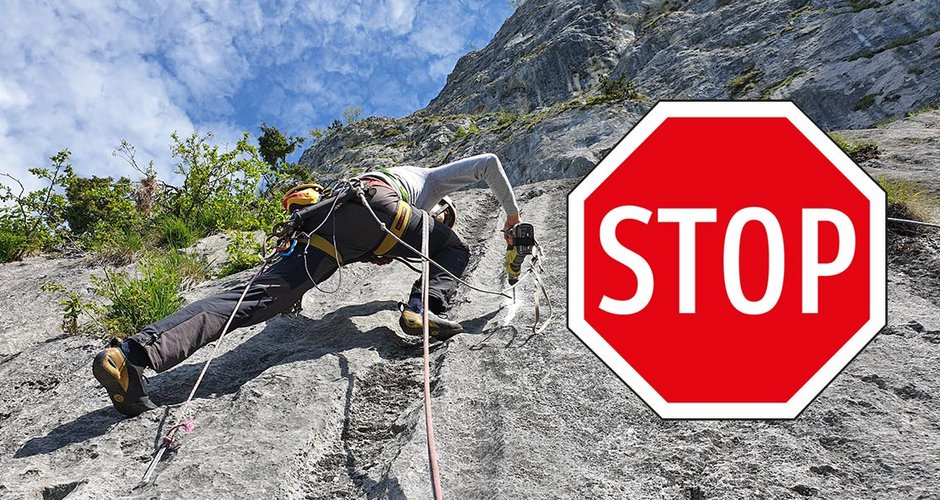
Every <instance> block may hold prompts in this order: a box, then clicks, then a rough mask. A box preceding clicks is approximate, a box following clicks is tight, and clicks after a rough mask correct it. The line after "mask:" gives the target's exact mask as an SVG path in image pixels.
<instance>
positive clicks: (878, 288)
mask: <svg viewBox="0 0 940 500" xmlns="http://www.w3.org/2000/svg"><path fill="white" fill-rule="evenodd" d="M670 117H782V118H787V119H789V120H790V122H791V123H793V125H794V126H795V127H796V128H797V129H799V130H800V132H802V133H803V135H805V136H806V138H807V139H809V140H810V142H812V143H813V145H814V146H816V148H818V149H819V151H820V152H822V153H823V155H825V156H826V158H828V159H829V161H831V162H832V164H833V165H835V166H836V168H838V169H839V171H840V172H841V173H842V175H844V176H845V177H846V179H848V180H849V182H851V183H852V184H853V185H854V186H855V187H856V188H858V190H859V191H860V192H861V193H862V194H863V195H864V196H865V197H866V198H868V199H869V200H870V201H871V204H870V206H871V214H870V217H871V226H870V232H869V234H870V242H869V244H870V259H871V270H870V273H869V274H870V276H871V284H870V288H871V296H870V302H869V303H870V305H871V314H870V319H869V321H868V322H867V323H865V324H864V325H863V326H862V328H861V329H860V330H859V331H858V333H856V334H855V335H854V336H853V337H852V338H851V339H850V340H849V341H848V342H847V343H846V344H845V345H844V346H842V348H841V349H839V350H838V351H837V352H836V354H835V355H834V356H833V357H832V358H831V359H830V360H829V361H828V362H827V363H826V364H825V365H823V367H822V368H821V369H820V370H819V371H818V372H816V374H815V375H813V377H812V378H810V379H809V381H807V382H806V384H805V385H804V386H803V387H802V388H800V390H799V391H797V392H796V394H794V395H793V397H792V398H790V400H789V401H787V402H785V403H669V402H667V401H666V400H665V399H663V398H662V396H660V395H659V393H657V392H656V391H655V390H654V389H653V387H652V386H650V385H649V384H648V383H647V382H646V381H645V380H643V377H641V376H640V375H639V374H638V373H637V372H636V370H634V369H633V367H631V366H630V365H629V364H628V363H627V362H626V361H624V359H623V358H622V357H621V356H620V355H619V354H617V352H616V351H615V350H614V349H613V348H612V347H611V346H610V345H609V344H608V343H607V342H606V341H605V340H604V339H603V337H601V336H600V334H598V333H597V331H595V330H594V328H593V327H592V326H591V325H590V324H588V322H587V321H586V320H585V318H584V267H583V263H584V225H583V221H584V202H585V200H586V199H587V197H588V196H589V195H590V194H591V193H592V192H594V190H595V189H597V188H598V186H600V185H601V183H603V182H604V181H605V180H606V179H607V178H608V177H609V176H610V175H611V174H612V173H613V172H614V170H615V169H616V168H617V167H618V166H620V165H621V164H622V163H623V161H624V160H625V159H626V158H627V157H628V156H630V154H632V153H633V151H635V150H636V148H637V147H639V145H640V144H642V143H643V141H645V140H646V138H647V137H649V136H650V134H652V133H653V131H654V130H656V129H657V128H658V127H659V125H660V124H662V122H663V121H664V120H665V119H666V118H670ZM568 241H569V248H568V328H569V329H571V331H572V332H574V333H575V335H577V336H578V337H579V338H580V339H581V341H583V342H584V343H585V344H586V345H587V346H588V347H589V348H590V349H591V350H592V351H594V353H595V354H596V355H597V356H598V357H599V358H600V359H601V361H603V362H604V363H605V364H607V366H608V367H609V368H610V369H611V370H613V372H614V373H615V374H616V375H617V376H618V377H620V378H621V379H622V380H623V381H624V382H626V384H627V385H628V386H630V388H631V389H633V391H634V392H636V394H637V395H638V396H639V397H640V398H641V399H642V400H643V401H645V402H646V403H647V404H648V405H649V406H650V407H651V408H652V409H653V411H655V412H656V413H657V414H659V416H660V417H662V418H670V419H759V418H765V419H790V418H796V416H797V415H799V414H800V412H802V411H803V409H804V408H806V406H807V405H809V403H810V402H811V401H812V400H813V399H814V398H815V397H816V396H817V395H818V394H819V393H820V392H822V390H823V389H825V388H826V386H827V385H829V383H830V382H831V381H832V380H833V379H834V378H835V377H836V376H837V375H838V374H839V372H841V371H842V370H843V369H844V368H845V367H846V365H848V364H849V362H850V361H852V359H854V358H855V356H856V355H858V353H859V352H861V350H862V348H864V347H865V346H866V345H867V344H868V343H869V342H870V341H871V340H872V339H873V338H874V337H875V335H876V334H877V333H878V331H880V330H881V328H882V327H884V325H885V321H886V314H887V310H886V309H887V302H886V286H887V283H886V269H885V193H884V191H883V190H882V189H881V188H880V187H879V186H878V185H877V184H876V183H875V181H873V180H872V179H871V178H870V177H869V176H868V175H867V174H865V172H864V171H862V170H861V168H859V167H858V166H856V165H855V163H853V162H852V160H851V159H850V158H849V157H848V156H847V155H846V154H845V153H844V152H843V151H842V150H841V149H840V148H839V147H838V146H837V145H836V144H835V143H834V142H833V141H832V140H831V139H830V138H829V137H828V136H827V135H826V134H825V133H824V132H823V131H822V130H820V129H819V127H817V126H816V124H814V123H813V122H812V120H810V119H809V118H808V117H807V116H806V115H805V114H803V112H802V111H801V110H800V109H799V108H797V107H796V105H794V104H793V103H792V102H785V101H767V102H757V101H663V102H660V103H658V104H657V105H656V106H654V107H653V109H652V110H650V112H649V113H647V115H646V116H644V117H643V119H642V120H640V122H639V123H637V124H636V126H635V127H634V128H633V129H632V130H631V131H630V132H629V133H628V134H627V135H626V136H625V137H624V138H623V139H622V140H621V141H620V142H619V143H618V144H617V145H616V146H615V147H614V148H613V149H612V150H611V152H610V153H608V155H607V156H606V157H604V159H603V160H602V161H601V162H600V163H599V164H598V165H597V167H595V168H594V170H593V171H591V173H589V174H588V175H587V176H586V177H585V178H584V179H583V180H582V181H581V183H580V184H578V186H577V187H575V189H574V190H573V191H571V193H570V194H569V195H568Z"/></svg>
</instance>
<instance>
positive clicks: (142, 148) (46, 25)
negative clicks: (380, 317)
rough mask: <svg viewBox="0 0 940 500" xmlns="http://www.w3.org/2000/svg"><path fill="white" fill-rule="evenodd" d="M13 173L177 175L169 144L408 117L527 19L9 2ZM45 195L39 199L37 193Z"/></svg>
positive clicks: (425, 1)
mask: <svg viewBox="0 0 940 500" xmlns="http://www.w3.org/2000/svg"><path fill="white" fill-rule="evenodd" d="M0 11H3V12H4V26H3V29H2V30H0V172H6V173H11V174H13V175H16V176H18V177H21V178H23V177H25V176H26V173H25V172H26V168H28V167H33V166H43V165H47V164H48V157H49V156H51V155H52V154H54V153H55V152H56V151H58V150H60V149H63V148H69V149H70V150H71V151H72V153H73V155H72V163H73V165H74V166H75V167H76V169H77V170H78V172H79V173H80V174H83V175H92V174H96V175H122V174H123V175H132V171H131V170H130V169H129V168H127V167H126V165H125V164H124V163H123V162H122V161H121V160H119V159H117V158H114V157H113V156H112V154H111V153H112V151H113V150H114V149H115V147H116V146H117V145H118V144H119V143H120V141H121V140H122V139H127V140H128V141H130V142H131V143H132V144H133V145H135V147H136V148H137V154H138V160H142V161H143V162H146V161H147V160H151V159H153V160H155V163H156V165H157V167H158V170H159V171H161V173H163V174H164V175H166V174H168V173H169V172H170V171H171V170H172V159H171V158H170V155H169V143H170V138H169V135H170V133H171V132H173V131H179V132H180V133H181V134H186V133H189V132H192V131H193V130H199V131H212V132H213V133H215V134H216V136H217V137H218V138H219V139H220V140H222V141H230V142H231V141H234V139H236V138H237V137H239V136H240V133H241V131H243V130H248V131H250V132H252V134H253V135H255V134H257V132H258V130H257V126H258V125H259V124H260V123H261V122H262V121H265V122H267V123H269V124H272V125H275V126H278V127H280V128H281V129H282V130H284V131H287V132H290V133H293V134H298V135H306V134H307V132H308V131H309V130H310V129H312V128H317V127H325V126H326V125H328V124H329V123H330V122H332V120H333V119H335V118H341V117H342V112H343V109H344V108H345V107H346V106H359V107H361V108H362V116H363V117H365V116H370V115H383V116H404V115H407V114H409V113H411V112H413V111H415V110H417V109H419V108H421V107H424V106H425V105H427V103H428V102H429V101H430V100H431V99H432V98H433V97H434V96H435V95H437V93H438V92H439V91H440V89H441V88H442V87H443V85H444V82H445V80H446V77H447V75H448V74H449V73H450V71H451V70H453V67H454V64H455V63H456V61H457V59H458V58H459V57H460V56H461V55H463V54H465V53H467V52H468V51H470V50H472V49H474V48H482V47H484V46H485V45H486V44H487V43H488V42H489V40H490V39H491V38H492V36H493V35H494V34H495V33H496V31H497V30H498V29H499V26H500V25H501V24H502V23H503V21H504V20H505V19H506V18H507V17H508V16H509V15H510V14H512V11H513V8H512V7H511V6H510V5H509V4H508V2H507V1H506V0H485V1H476V2H475V1H467V0H457V1H443V0H376V1H357V2H334V1H325V0H308V1H293V0H284V1H279V2H272V1H252V0H245V1H226V0H201V1H191V2H167V1H141V2H126V1H117V0H104V1H97V2H82V1H72V2H67V1H61V2H52V3H44V2H33V1H27V0H23V1H13V0H0ZM30 187H37V186H35V185H32V184H31V186H30Z"/></svg>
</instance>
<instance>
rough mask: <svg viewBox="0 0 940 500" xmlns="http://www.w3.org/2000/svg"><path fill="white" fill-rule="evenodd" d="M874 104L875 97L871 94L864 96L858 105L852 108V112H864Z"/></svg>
mask: <svg viewBox="0 0 940 500" xmlns="http://www.w3.org/2000/svg"><path fill="white" fill-rule="evenodd" d="M873 104H875V96H874V95H872V94H868V95H864V96H862V98H861V99H859V100H858V103H856V104H855V106H853V107H852V111H865V110H866V109H868V108H870V107H872V105H873Z"/></svg>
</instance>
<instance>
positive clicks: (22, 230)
mask: <svg viewBox="0 0 940 500" xmlns="http://www.w3.org/2000/svg"><path fill="white" fill-rule="evenodd" d="M70 155H71V153H69V151H68V150H62V151H60V152H58V153H56V154H55V155H53V156H52V157H50V160H52V169H48V168H31V169H29V173H30V174H32V175H33V177H35V178H37V179H38V180H40V181H46V182H48V183H49V184H48V186H46V187H45V188H42V189H40V190H37V191H30V192H27V191H26V189H25V188H24V187H23V184H22V183H21V182H20V181H19V180H18V179H16V178H15V177H13V176H11V175H9V174H2V175H4V176H6V177H8V178H10V179H11V180H12V181H13V182H15V183H16V184H17V186H18V188H19V189H18V190H14V189H13V188H12V187H10V186H8V185H7V184H3V183H0V228H2V229H3V230H4V231H7V232H9V233H12V234H14V235H16V237H10V238H7V239H8V240H9V241H8V243H7V245H8V246H11V245H12V246H17V247H19V251H18V252H16V253H15V255H13V256H12V257H11V259H19V258H22V257H23V256H25V255H27V254H29V253H31V252H32V251H34V250H39V249H42V250H53V249H55V248H57V247H58V246H60V245H61V244H62V242H63V238H62V236H63V232H64V227H63V226H64V220H63V218H62V213H63V210H64V208H65V203H66V199H65V196H63V195H62V194H60V193H59V192H58V191H61V189H62V186H63V184H62V182H63V176H64V174H63V172H64V171H65V170H66V169H68V168H69V164H68V159H69V156H70ZM17 237H18V238H22V240H23V241H22V242H21V243H16V242H17V241H18V238H17ZM14 243H16V244H15V245H14ZM8 260H9V259H8Z"/></svg>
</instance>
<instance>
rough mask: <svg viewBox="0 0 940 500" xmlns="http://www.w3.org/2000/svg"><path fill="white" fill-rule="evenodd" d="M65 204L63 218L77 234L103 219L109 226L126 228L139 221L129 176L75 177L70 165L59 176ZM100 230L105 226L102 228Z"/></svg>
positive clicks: (96, 224)
mask: <svg viewBox="0 0 940 500" xmlns="http://www.w3.org/2000/svg"><path fill="white" fill-rule="evenodd" d="M62 184H63V185H64V187H65V199H66V204H65V207H64V209H63V217H64V219H65V222H66V223H68V225H69V229H70V231H71V232H72V234H74V235H76V236H81V235H83V234H85V233H87V232H89V231H91V230H93V229H96V228H98V227H99V226H100V225H99V223H101V222H103V223H105V225H106V226H110V228H114V227H119V228H130V227H135V226H138V225H139V224H140V216H139V213H138V211H137V203H136V201H135V195H136V190H135V189H134V187H133V186H132V185H131V181H130V179H128V178H126V177H121V178H120V179H118V180H117V181H115V180H114V179H113V178H111V177H97V176H92V177H90V178H85V177H78V176H77V175H75V171H74V170H73V169H72V167H71V165H70V166H67V167H66V168H65V175H64V176H63V178H62ZM101 229H105V230H107V229H109V228H108V227H104V228H101Z"/></svg>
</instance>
